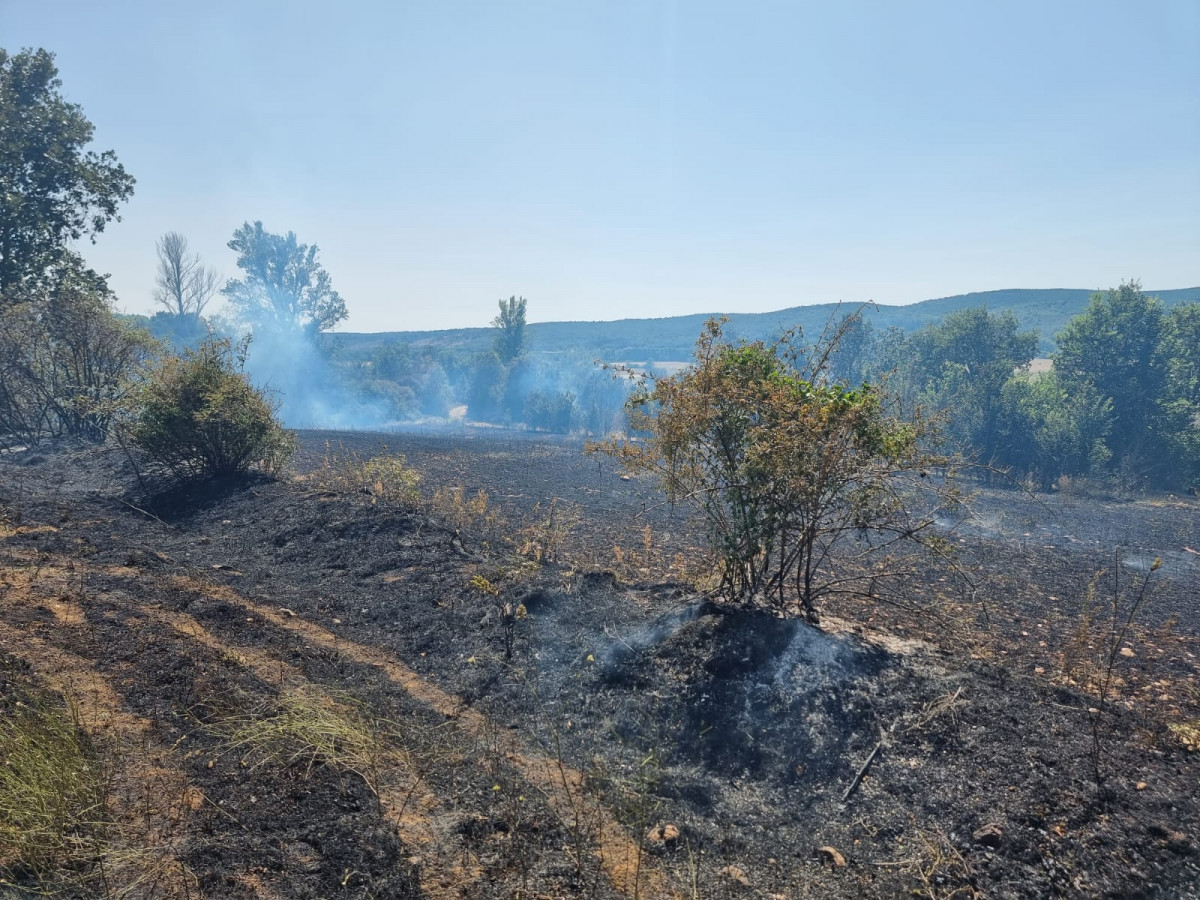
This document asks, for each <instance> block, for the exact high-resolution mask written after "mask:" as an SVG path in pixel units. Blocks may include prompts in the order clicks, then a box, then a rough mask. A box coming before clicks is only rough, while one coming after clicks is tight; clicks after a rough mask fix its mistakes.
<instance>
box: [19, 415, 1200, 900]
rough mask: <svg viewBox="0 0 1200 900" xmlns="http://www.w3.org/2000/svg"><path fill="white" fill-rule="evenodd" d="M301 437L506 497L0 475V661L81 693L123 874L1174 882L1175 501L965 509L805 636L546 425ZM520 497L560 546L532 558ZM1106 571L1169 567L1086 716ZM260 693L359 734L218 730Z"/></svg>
mask: <svg viewBox="0 0 1200 900" xmlns="http://www.w3.org/2000/svg"><path fill="white" fill-rule="evenodd" d="M326 441H330V442H332V445H333V446H334V447H335V448H337V447H340V448H342V449H343V450H345V449H347V448H348V449H350V450H353V451H354V452H356V453H358V454H359V455H360V456H367V455H370V454H372V453H376V452H381V450H382V447H381V445H382V444H387V445H389V446H390V447H391V449H392V450H399V451H402V452H403V453H405V454H406V456H407V457H408V460H409V462H410V464H412V465H413V466H415V467H416V468H417V469H418V470H420V471H421V472H422V474H423V478H424V483H423V489H424V490H425V491H426V493H427V494H428V493H430V492H432V491H433V490H434V489H435V488H436V487H439V486H442V487H445V486H453V487H462V488H463V489H464V492H463V493H464V495H465V496H474V495H476V493H477V492H478V491H479V490H484V491H486V492H487V494H488V495H489V503H490V505H491V508H492V509H493V510H494V511H496V512H497V513H498V516H497V517H496V518H494V519H492V520H491V521H490V522H488V523H480V524H479V528H478V530H473V529H472V528H470V527H454V526H453V525H451V524H450V523H449V521H448V513H447V511H446V510H444V509H442V510H439V509H434V510H432V511H429V510H424V509H422V510H415V509H414V510H406V509H403V508H400V507H397V506H393V505H390V504H386V503H382V502H378V498H376V497H374V496H372V495H371V494H370V493H360V492H353V493H341V492H336V491H331V490H327V489H325V488H322V487H321V486H320V484H319V483H317V482H314V481H311V480H304V479H299V480H290V481H289V480H284V481H271V480H268V479H259V480H251V481H247V482H241V483H236V484H230V485H226V486H225V487H224V488H222V489H220V490H209V491H205V492H203V493H201V494H192V495H190V496H189V495H174V496H171V497H168V496H163V495H160V496H157V497H153V498H149V499H148V498H146V497H145V496H144V495H143V493H142V491H141V488H140V487H139V485H138V481H137V478H136V477H135V475H134V473H133V472H132V471H131V470H130V468H129V466H128V463H127V461H126V460H125V458H124V456H123V455H122V454H121V452H120V451H119V450H113V449H95V448H87V447H82V446H65V445H64V446H59V447H54V448H49V449H45V450H39V451H36V452H33V451H24V452H20V453H12V454H6V455H5V457H4V458H3V459H0V503H2V504H3V506H2V507H0V509H2V511H3V512H4V514H5V515H6V521H5V522H4V524H3V526H2V527H3V530H2V531H0V565H2V566H3V569H2V572H0V590H2V591H3V600H2V601H0V603H2V609H3V618H2V620H0V624H2V628H0V648H2V649H3V651H4V653H5V654H6V655H7V658H8V659H11V660H14V661H20V663H19V664H18V663H17V662H14V664H13V667H12V670H13V671H20V672H22V673H23V674H22V675H21V677H22V678H26V679H28V680H30V681H31V683H37V684H41V685H43V686H45V687H46V688H47V689H49V690H51V691H56V692H58V693H60V694H78V695H79V697H77V698H76V699H77V702H79V703H80V704H81V706H86V705H87V704H91V705H92V706H93V707H95V708H96V709H101V708H102V707H103V708H105V709H107V712H106V713H105V715H106V716H107V718H105V719H103V721H101V719H100V718H98V717H97V716H95V715H93V717H92V719H90V720H89V719H88V717H87V710H86V709H84V715H83V717H82V719H81V721H82V722H83V723H84V724H85V725H86V724H87V723H88V722H89V721H90V722H92V723H93V726H92V727H94V729H95V731H96V738H97V741H98V747H99V749H100V752H107V753H109V755H110V756H112V757H113V758H115V759H118V760H120V761H122V765H123V767H124V768H125V769H127V770H128V774H127V776H126V777H125V781H126V783H125V787H124V790H125V791H126V792H127V793H136V791H135V789H134V785H135V783H136V782H137V779H138V777H139V773H140V775H142V776H145V777H144V779H143V780H144V782H145V784H146V786H147V797H145V798H142V805H141V806H138V804H137V802H132V803H127V804H126V806H127V807H128V809H124V810H123V809H122V808H121V806H120V805H119V804H118V805H117V806H116V807H114V818H115V819H116V820H119V821H116V822H114V825H113V828H114V830H115V831H117V832H119V833H121V834H125V835H132V836H133V837H136V834H135V832H136V831H137V829H136V828H135V827H134V826H135V824H136V823H140V822H143V821H149V820H151V819H153V820H154V821H155V822H156V823H157V824H155V825H154V834H153V844H154V846H155V847H156V848H158V851H159V857H163V858H167V857H169V865H168V864H167V863H163V864H162V865H161V866H160V872H161V874H160V876H159V877H157V878H156V879H154V880H153V881H147V882H146V883H143V884H141V885H140V886H138V888H137V890H136V891H135V892H134V894H133V895H137V892H141V894H142V895H144V896H196V894H197V891H198V892H199V893H200V894H201V895H203V896H206V897H251V896H265V897H271V896H274V897H335V896H346V897H518V896H519V897H577V896H583V897H592V896H594V897H643V898H653V897H660V896H661V897H693V896H695V897H705V898H718V897H737V896H744V897H772V896H776V897H803V896H847V897H850V896H895V895H897V894H902V893H908V892H913V891H915V892H917V893H918V894H919V895H923V896H929V897H949V896H959V897H969V896H988V897H1041V896H1052V895H1060V896H1113V897H1116V896H1131V895H1161V896H1181V895H1182V896H1186V895H1189V892H1193V891H1194V887H1195V885H1196V884H1197V881H1198V879H1200V854H1198V851H1197V847H1196V840H1197V837H1198V836H1200V821H1198V818H1197V813H1198V811H1200V804H1198V797H1197V791H1198V784H1197V773H1198V769H1197V765H1196V759H1195V756H1194V755H1193V754H1192V753H1190V752H1189V750H1188V749H1187V747H1186V746H1185V741H1184V739H1186V738H1188V737H1189V736H1195V735H1197V732H1196V731H1195V730H1194V729H1192V730H1189V725H1190V724H1191V723H1194V722H1195V721H1196V719H1197V717H1198V716H1200V700H1198V698H1197V692H1196V690H1195V686H1194V685H1195V674H1196V665H1195V663H1196V660H1195V657H1194V655H1193V654H1194V653H1195V652H1196V646H1197V644H1196V628H1197V624H1198V623H1200V610H1197V608H1196V607H1197V605H1198V603H1200V600H1198V598H1197V591H1196V589H1195V584H1196V579H1197V578H1198V577H1200V565H1198V564H1200V556H1195V555H1194V554H1192V553H1191V552H1190V551H1189V549H1185V548H1191V549H1192V550H1195V549H1200V548H1198V547H1197V546H1196V545H1197V543H1200V538H1198V537H1197V531H1198V530H1200V529H1198V528H1197V526H1196V522H1197V513H1198V512H1200V508H1198V507H1197V505H1196V504H1195V502H1190V503H1189V502H1188V501H1186V500H1178V499H1174V498H1155V499H1149V500H1147V499H1142V500H1137V501H1123V502H1117V501H1111V502H1102V501H1098V500H1093V499H1085V498H1082V497H1063V496H1056V497H1053V498H1049V499H1047V498H1042V500H1041V502H1040V504H1039V503H1037V502H1033V501H1031V500H1027V499H1024V498H1022V497H1021V495H1020V494H1018V493H1016V492H988V493H985V494H983V495H981V496H980V497H979V498H978V499H977V500H976V504H975V513H974V514H973V515H972V516H971V517H970V518H964V519H963V520H962V521H960V522H947V523H946V526H947V528H949V529H951V530H950V531H949V534H950V535H951V536H952V537H953V539H954V540H955V541H956V542H957V543H958V544H959V546H960V565H961V568H962V569H963V571H964V572H965V573H967V574H968V575H969V580H968V581H966V582H964V581H962V580H960V579H957V578H956V577H955V575H954V573H945V572H937V571H931V572H929V573H928V574H927V576H925V577H923V578H922V579H917V580H916V581H914V582H913V583H912V584H910V585H908V586H907V590H908V592H909V595H910V597H911V600H912V602H911V603H910V604H908V607H907V608H902V607H901V606H892V605H887V604H882V603H879V602H878V601H873V602H872V603H867V602H865V601H856V602H846V603H844V604H842V605H840V606H838V607H835V608H832V609H830V610H828V613H829V615H828V618H827V629H826V630H824V631H821V630H817V629H814V628H812V627H810V626H808V625H805V624H803V623H800V622H797V621H792V620H782V619H778V618H774V617H772V616H769V615H767V614H765V613H763V612H759V611H754V610H738V609H731V608H728V607H725V606H722V605H719V604H716V603H714V602H712V600H711V598H706V597H704V596H702V595H699V594H697V593H695V592H694V591H692V590H689V589H688V588H686V587H684V586H683V585H682V584H681V583H680V582H678V580H675V579H674V578H673V576H675V575H677V574H678V573H679V571H681V570H682V569H685V568H687V566H688V565H689V564H690V563H691V562H692V561H693V560H694V559H695V557H696V556H697V553H698V551H697V550H696V547H697V546H698V545H699V544H700V541H699V539H698V535H697V530H696V528H695V527H694V523H689V522H688V520H687V518H686V517H685V516H684V515H683V514H682V513H680V512H678V511H674V510H671V509H670V508H668V507H666V506H664V505H662V504H661V502H660V501H658V499H657V498H656V495H655V494H654V492H653V488H652V485H649V484H647V483H644V482H641V481H638V480H634V481H622V480H621V479H620V478H619V476H618V473H617V472H615V471H613V470H612V469H611V467H610V464H609V463H608V462H607V461H598V460H597V459H596V458H594V457H588V456H584V455H583V454H582V453H580V452H579V449H578V448H577V447H573V446H570V445H567V444H564V443H560V442H551V441H542V440H530V439H526V438H522V439H517V438H515V437H514V438H511V439H510V438H488V439H476V440H465V439H463V438H455V437H447V436H435V435H397V436H388V437H386V438H380V437H379V436H372V435H365V434H319V433H306V434H304V435H302V453H301V456H300V458H299V461H298V463H297V471H298V473H299V474H300V475H301V476H304V475H306V474H308V473H311V472H313V471H315V470H320V468H321V466H322V465H323V462H324V459H325V456H326V448H325V444H326ZM555 501H557V504H558V505H557V506H556V505H555ZM135 507H136V508H135ZM552 507H553V508H555V509H556V510H557V511H556V513H555V514H556V515H557V516H559V522H560V524H562V523H565V525H570V534H569V536H568V537H567V543H568V546H566V547H564V548H560V552H559V553H558V554H556V555H557V560H556V561H553V562H544V563H543V564H541V565H535V564H533V563H531V562H530V561H529V559H528V558H527V557H528V555H529V553H528V545H530V544H536V543H537V540H538V537H539V529H541V530H542V531H544V529H545V520H546V515H547V511H548V510H549V509H551V508H552ZM565 525H564V528H563V531H566V527H565ZM647 526H649V531H647ZM522 549H525V550H526V551H527V553H526V556H524V557H523V556H521V555H520V554H519V551H520V550H522ZM1114 553H1115V554H1116V561H1117V562H1118V563H1119V564H1120V569H1121V571H1123V572H1125V573H1127V576H1128V577H1129V578H1130V579H1132V578H1133V577H1134V576H1137V575H1139V574H1144V573H1145V571H1146V570H1147V569H1148V568H1149V565H1150V562H1151V560H1153V559H1154V558H1155V557H1161V558H1163V559H1164V565H1163V566H1162V568H1161V569H1160V570H1159V571H1157V572H1155V573H1154V575H1153V580H1152V589H1153V590H1152V593H1151V597H1150V602H1149V603H1148V605H1147V606H1146V609H1145V614H1144V615H1143V616H1139V620H1140V624H1139V627H1138V628H1136V629H1134V630H1133V631H1132V632H1130V633H1129V634H1128V635H1127V636H1126V639H1125V640H1124V641H1122V643H1121V648H1120V649H1122V650H1124V651H1128V653H1130V654H1132V655H1127V654H1121V655H1120V656H1118V657H1117V663H1118V665H1117V666H1116V668H1115V672H1116V678H1115V680H1114V685H1115V688H1114V691H1113V693H1112V695H1111V696H1110V697H1109V698H1107V699H1106V701H1105V702H1104V703H1100V702H1099V700H1098V697H1097V694H1096V691H1095V675H1096V660H1097V659H1098V658H1099V654H1102V653H1103V650H1104V646H1105V643H1104V641H1105V637H1106V635H1107V634H1108V633H1109V632H1108V631H1107V630H1106V629H1108V628H1109V625H1108V619H1106V618H1105V616H1106V615H1107V612H1106V607H1105V606H1104V602H1105V597H1106V596H1107V595H1106V591H1107V589H1108V585H1109V581H1108V580H1106V579H1110V578H1111V573H1112V571H1113V569H1114ZM534 555H536V553H535V554H534ZM1102 571H1106V572H1107V574H1100V575H1098V573H1101V572H1102ZM1122 577H1126V576H1122ZM943 579H944V580H943ZM1122 583H1124V582H1122ZM1089 587H1090V591H1089ZM518 610H519V611H520V612H519V613H518V612H516V611H518ZM914 610H916V611H914ZM506 634H508V635H510V636H511V639H512V654H511V657H510V656H508V655H507V654H506ZM1089 645H1090V646H1089ZM23 665H24V666H27V667H28V670H27V671H26V669H24V668H22V666H23ZM5 671H8V669H6V670H5ZM5 683H6V684H7V683H8V682H5ZM87 684H92V685H96V684H102V685H104V687H105V690H106V691H107V692H108V693H105V694H104V695H103V696H100V695H99V692H97V691H95V690H93V691H92V693H93V694H96V695H97V696H95V697H90V699H89V695H88V694H87V692H86V691H83V690H82V687H83V686H84V685H87ZM292 696H300V697H306V698H310V700H311V701H312V702H313V703H314V704H316V706H315V707H314V708H320V709H333V710H350V711H356V712H355V715H359V714H360V713H361V716H362V717H363V718H364V719H365V720H366V721H368V724H369V725H370V726H371V729H372V733H373V734H375V735H377V736H378V737H379V742H378V746H377V749H376V751H373V752H372V754H371V755H370V757H369V758H368V759H367V760H366V761H365V762H361V761H360V762H359V763H356V764H350V763H347V764H340V765H339V764H338V759H337V758H336V754H329V753H327V754H324V755H323V754H321V753H319V752H317V751H315V750H312V749H306V748H305V747H304V746H303V745H296V744H295V743H294V742H293V744H292V745H289V749H288V752H287V755H286V756H270V755H269V754H267V753H266V752H265V751H261V750H260V751H253V750H247V749H246V748H244V747H236V746H234V745H233V744H232V742H231V739H230V723H234V722H242V721H247V720H250V719H259V720H269V719H270V717H271V716H272V715H273V714H274V713H275V711H276V710H278V709H279V708H281V705H282V704H283V703H284V702H285V700H286V699H287V698H289V697H292ZM80 698H82V699H80ZM314 698H315V699H314ZM1096 709H1100V712H1099V713H1094V712H1089V710H1096ZM1094 721H1095V722H1098V727H1099V732H1098V733H1099V736H1100V741H1099V745H1098V746H1099V748H1100V751H1099V756H1097V753H1096V747H1097V744H1096V743H1095V740H1094V738H1095V734H1094V732H1093V728H1092V723H1093V722H1094ZM97 722H100V724H98V725H97V724H95V723H97ZM1172 726H1173V727H1172ZM372 746H373V747H374V746H376V745H374V744H373V745H372ZM1097 759H1098V760H1099V766H1100V771H1101V775H1102V776H1103V788H1102V789H1101V788H1099V787H1098V786H1097V784H1096V779H1095V768H1096V762H1097ZM868 762H869V765H868ZM151 776H152V777H151ZM135 799H136V798H135ZM152 800H153V802H151V801H152ZM151 807H154V809H155V814H154V815H153V816H152V815H150V814H149V813H148V812H146V811H147V810H150V808H151ZM138 810H141V812H138ZM143 813H144V814H143ZM133 837H129V840H133ZM822 848H824V849H822ZM22 877H24V878H26V880H30V879H33V877H34V876H33V875H32V874H31V873H23V875H22ZM81 877H82V875H81ZM43 883H44V884H48V882H43ZM81 884H84V883H83V882H81ZM88 891H92V892H93V893H94V892H95V891H94V882H87V883H86V885H85V886H82V887H79V888H78V889H77V891H76V893H77V894H78V895H80V896H87V895H89V894H88Z"/></svg>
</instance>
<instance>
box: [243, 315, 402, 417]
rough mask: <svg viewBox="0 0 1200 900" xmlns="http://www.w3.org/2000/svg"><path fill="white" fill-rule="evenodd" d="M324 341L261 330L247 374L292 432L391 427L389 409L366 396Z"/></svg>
mask: <svg viewBox="0 0 1200 900" xmlns="http://www.w3.org/2000/svg"><path fill="white" fill-rule="evenodd" d="M321 340H322V339H321V337H320V336H319V335H314V334H311V333H310V332H308V331H305V330H303V329H298V328H297V329H262V328H260V329H257V330H255V331H254V332H253V335H252V338H251V341H250V346H249V349H248V352H247V354H246V372H247V373H248V374H249V376H250V380H251V381H252V382H253V383H254V385H255V386H256V387H259V388H262V389H264V390H266V391H267V392H268V393H269V394H270V395H271V397H272V398H273V400H274V401H275V402H277V403H278V404H279V417H280V419H281V420H282V421H283V424H284V425H286V426H287V427H289V428H350V429H356V428H371V427H376V426H380V425H386V424H388V423H389V418H392V419H394V417H389V415H388V413H389V410H388V407H387V404H386V403H385V402H384V401H382V400H378V399H373V398H371V397H369V396H364V392H363V391H362V390H361V389H357V388H356V386H355V385H353V384H351V383H350V382H349V379H347V378H346V375H345V372H344V371H343V370H342V369H341V368H340V367H338V366H336V365H334V363H333V361H332V360H331V359H330V354H329V352H328V350H327V349H326V348H325V347H323V346H321V345H320V343H319V342H320V341H321Z"/></svg>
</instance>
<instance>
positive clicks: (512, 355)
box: [492, 297, 526, 366]
mask: <svg viewBox="0 0 1200 900" xmlns="http://www.w3.org/2000/svg"><path fill="white" fill-rule="evenodd" d="M525 304H526V300H525V298H524V297H509V298H508V299H507V300H501V301H500V315H498V316H496V318H494V319H492V327H493V328H495V329H496V338H495V344H494V346H495V350H496V355H497V356H498V357H500V362H502V363H504V365H506V366H507V365H511V364H512V361H513V360H514V359H516V358H517V357H518V356H520V355H521V351H522V350H523V349H524V348H525Z"/></svg>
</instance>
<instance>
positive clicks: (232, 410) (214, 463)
mask: <svg viewBox="0 0 1200 900" xmlns="http://www.w3.org/2000/svg"><path fill="white" fill-rule="evenodd" d="M245 350H246V344H245V343H242V344H239V345H237V346H236V347H235V346H234V345H233V344H232V343H231V342H230V341H228V340H225V339H215V338H213V339H209V340H205V341H202V342H201V343H200V345H199V346H198V347H197V348H196V349H195V350H188V351H186V352H185V353H184V355H183V356H182V357H170V358H168V359H167V360H166V361H165V362H163V364H162V365H161V367H160V368H159V370H158V371H157V372H156V373H155V374H154V375H153V376H152V377H151V379H150V380H149V381H148V382H147V384H146V385H145V386H144V388H143V389H142V392H141V395H140V398H139V400H140V402H139V413H138V418H137V422H136V423H135V425H134V428H133V440H134V442H135V443H136V444H137V445H138V446H139V447H141V448H142V449H143V450H144V451H145V452H146V453H147V454H148V455H149V456H150V457H151V459H153V460H155V461H156V462H158V463H161V464H162V465H164V466H166V467H167V468H168V469H169V470H170V471H171V472H172V473H174V474H175V475H176V476H177V477H180V478H201V479H204V478H215V477H219V476H223V475H234V474H237V473H241V472H246V471H248V470H249V469H250V467H251V466H254V465H259V466H261V467H262V468H263V469H265V470H266V471H269V472H273V471H276V470H278V469H279V468H280V467H281V466H282V465H283V464H284V463H286V462H287V460H288V459H289V458H290V457H291V455H292V453H293V452H295V448H296V441H295V436H294V435H293V434H292V433H291V432H289V431H286V430H285V429H284V428H283V427H282V426H281V425H280V424H279V421H278V420H277V419H276V417H275V409H274V407H273V405H272V403H271V402H270V400H269V399H268V398H267V396H266V395H265V394H264V393H263V392H262V391H260V390H258V389H256V388H255V387H254V386H253V385H252V384H250V382H249V380H248V379H247V378H246V376H245V375H244V374H243V373H242V366H243V363H244V361H245Z"/></svg>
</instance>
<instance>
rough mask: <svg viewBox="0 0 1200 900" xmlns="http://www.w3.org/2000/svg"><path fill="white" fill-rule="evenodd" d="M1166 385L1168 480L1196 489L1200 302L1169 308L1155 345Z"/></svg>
mask: <svg viewBox="0 0 1200 900" xmlns="http://www.w3.org/2000/svg"><path fill="white" fill-rule="evenodd" d="M1159 365H1160V366H1162V367H1163V368H1164V369H1165V370H1166V378H1167V384H1166V389H1165V393H1164V396H1163V398H1162V400H1161V402H1160V403H1159V409H1160V416H1161V429H1162V432H1163V436H1164V439H1165V443H1166V445H1167V447H1166V449H1167V454H1166V455H1167V460H1168V477H1169V478H1172V479H1173V480H1175V481H1178V482H1179V483H1182V484H1186V485H1188V486H1189V487H1192V488H1197V487H1200V303H1188V304H1185V305H1183V306H1177V307H1175V308H1174V309H1172V310H1171V311H1170V312H1169V313H1168V314H1167V317H1166V322H1165V327H1164V329H1163V339H1162V343H1161V344H1160V346H1159Z"/></svg>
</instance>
